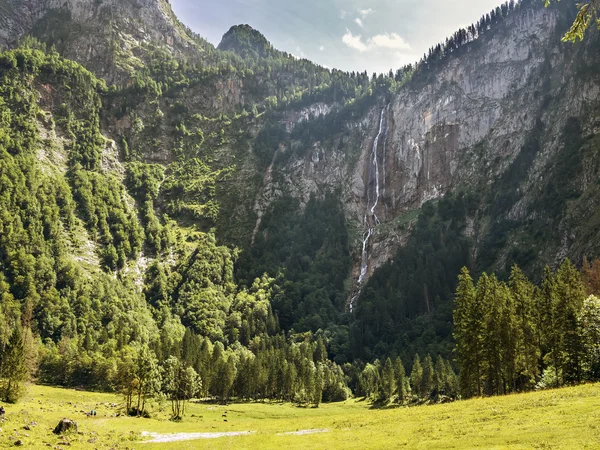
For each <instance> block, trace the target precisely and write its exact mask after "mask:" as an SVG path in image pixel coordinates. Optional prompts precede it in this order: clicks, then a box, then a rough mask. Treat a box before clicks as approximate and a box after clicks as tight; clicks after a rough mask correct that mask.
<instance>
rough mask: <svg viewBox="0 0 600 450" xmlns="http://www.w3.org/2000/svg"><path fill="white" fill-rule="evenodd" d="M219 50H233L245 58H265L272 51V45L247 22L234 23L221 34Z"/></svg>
mask: <svg viewBox="0 0 600 450" xmlns="http://www.w3.org/2000/svg"><path fill="white" fill-rule="evenodd" d="M218 49H219V50H224V51H233V52H235V53H237V54H239V55H240V56H242V57H244V58H247V57H251V58H258V57H260V58H265V57H268V56H271V55H272V54H273V52H274V49H273V46H272V45H271V43H270V42H269V41H267V38H265V36H264V35H263V34H262V33H261V32H260V31H258V30H255V29H254V28H252V27H251V26H250V25H248V24H242V25H235V26H233V27H231V28H230V29H229V31H227V33H225V34H224V35H223V39H222V40H221V43H220V44H219V46H218Z"/></svg>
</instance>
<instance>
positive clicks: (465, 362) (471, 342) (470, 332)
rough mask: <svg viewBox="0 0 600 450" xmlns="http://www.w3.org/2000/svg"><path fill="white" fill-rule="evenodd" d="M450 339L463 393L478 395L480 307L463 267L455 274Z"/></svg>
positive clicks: (481, 344) (480, 335)
mask: <svg viewBox="0 0 600 450" xmlns="http://www.w3.org/2000/svg"><path fill="white" fill-rule="evenodd" d="M454 340H455V341H456V358H457V360H458V364H459V366H460V368H461V370H460V390H461V392H462V395H463V396H464V397H472V396H477V395H481V393H482V374H483V355H482V352H483V349H482V347H483V311H482V307H481V305H480V304H479V302H478V301H477V296H476V292H475V287H474V286H473V279H472V278H471V275H470V274H469V271H468V269H467V268H466V267H463V269H462V270H461V273H460V275H459V277H458V286H457V288H456V294H455V308H454Z"/></svg>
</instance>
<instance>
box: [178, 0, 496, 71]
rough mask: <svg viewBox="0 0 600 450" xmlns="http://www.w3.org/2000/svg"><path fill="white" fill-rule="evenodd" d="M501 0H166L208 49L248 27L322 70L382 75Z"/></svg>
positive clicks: (408, 61) (411, 60)
mask: <svg viewBox="0 0 600 450" xmlns="http://www.w3.org/2000/svg"><path fill="white" fill-rule="evenodd" d="M500 3H502V0H216V1H215V0H171V5H172V7H173V10H174V11H175V13H176V14H177V16H178V17H179V19H180V20H181V21H182V22H183V23H185V24H186V25H187V26H189V27H190V28H191V29H192V30H193V31H195V32H196V33H198V34H199V35H201V36H203V37H204V38H206V39H208V41H210V42H211V43H213V44H214V45H215V46H216V45H218V44H219V42H220V41H221V37H222V36H223V34H224V33H226V32H227V30H228V29H229V28H230V27H231V26H232V25H239V24H249V25H250V26H252V27H253V28H255V29H257V30H259V31H260V32H261V33H263V34H264V35H265V37H266V38H267V39H268V40H269V41H270V42H271V43H272V44H273V45H274V46H275V48H277V49H279V50H282V51H286V52H288V53H292V54H293V55H295V56H297V57H301V58H308V59H310V60H312V61H314V62H316V63H318V64H321V65H323V66H325V67H328V68H332V69H333V68H336V69H341V70H346V71H353V70H356V71H361V72H362V71H364V70H367V71H368V72H369V73H371V72H378V73H380V72H387V71H389V70H390V69H393V70H396V69H398V68H400V67H402V66H403V65H405V64H408V63H414V62H416V61H417V60H419V59H420V58H421V57H422V56H423V53H425V52H427V50H428V49H429V48H430V47H431V46H433V45H435V44H437V43H438V42H442V41H444V40H445V39H446V37H448V36H450V35H451V34H453V33H454V32H455V31H456V30H458V29H459V28H461V27H465V26H467V25H470V24H471V23H474V22H476V21H477V20H478V19H479V18H480V17H481V16H482V14H485V13H488V12H489V11H491V10H492V8H494V7H496V6H498V5H499V4H500Z"/></svg>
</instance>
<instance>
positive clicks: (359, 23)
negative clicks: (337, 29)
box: [354, 17, 363, 28]
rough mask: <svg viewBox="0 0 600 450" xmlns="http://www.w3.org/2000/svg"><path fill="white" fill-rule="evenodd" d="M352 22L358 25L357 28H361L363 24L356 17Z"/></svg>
mask: <svg viewBox="0 0 600 450" xmlns="http://www.w3.org/2000/svg"><path fill="white" fill-rule="evenodd" d="M354 21H355V22H356V23H357V24H358V26H359V27H361V28H362V27H363V23H362V20H360V19H359V18H358V17H357V18H356V19H354Z"/></svg>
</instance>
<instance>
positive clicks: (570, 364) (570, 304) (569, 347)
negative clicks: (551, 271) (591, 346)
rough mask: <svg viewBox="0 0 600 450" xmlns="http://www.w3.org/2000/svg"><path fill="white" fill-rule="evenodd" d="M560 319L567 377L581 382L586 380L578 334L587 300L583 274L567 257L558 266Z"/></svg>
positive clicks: (558, 320)
mask: <svg viewBox="0 0 600 450" xmlns="http://www.w3.org/2000/svg"><path fill="white" fill-rule="evenodd" d="M556 279H557V305H556V319H557V325H558V328H559V338H558V343H559V348H560V350H559V358H560V368H561V371H562V374H563V380H564V382H566V383H578V382H580V381H581V379H582V371H581V359H582V352H583V348H582V343H581V339H580V335H579V333H578V326H577V315H578V314H579V312H580V311H581V308H582V306H583V301H584V299H585V291H584V288H583V283H582V282H581V277H580V276H579V273H578V272H577V270H576V269H575V267H573V265H572V264H571V261H570V260H568V259H566V260H565V261H564V262H563V263H562V264H561V266H560V268H559V269H558V272H557V274H556Z"/></svg>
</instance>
